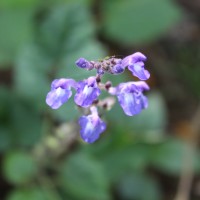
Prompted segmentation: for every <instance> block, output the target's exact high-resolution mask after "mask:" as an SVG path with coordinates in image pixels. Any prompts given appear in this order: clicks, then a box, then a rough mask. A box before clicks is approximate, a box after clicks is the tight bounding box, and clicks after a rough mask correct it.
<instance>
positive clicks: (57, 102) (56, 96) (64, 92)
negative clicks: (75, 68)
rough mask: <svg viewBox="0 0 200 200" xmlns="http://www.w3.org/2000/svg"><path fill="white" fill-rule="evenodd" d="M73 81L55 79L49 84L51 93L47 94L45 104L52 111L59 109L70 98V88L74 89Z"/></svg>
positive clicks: (74, 83)
mask: <svg viewBox="0 0 200 200" xmlns="http://www.w3.org/2000/svg"><path fill="white" fill-rule="evenodd" d="M75 86H76V82H75V81H74V80H73V79H65V78H61V79H56V80H54V81H53V82H52V84H51V91H50V92H49V93H48V94H47V97H46V103H47V104H48V105H49V106H50V107H51V108H53V109H57V108H59V107H60V106H61V105H62V104H64V103H65V102H67V101H68V99H69V98H70V97H71V95H72V92H71V87H75Z"/></svg>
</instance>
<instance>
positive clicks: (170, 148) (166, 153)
mask: <svg viewBox="0 0 200 200" xmlns="http://www.w3.org/2000/svg"><path fill="white" fill-rule="evenodd" d="M186 149H187V144H186V143H185V142H183V141H181V140H177V139H169V140H167V141H165V142H163V143H160V144H158V145H155V146H152V151H151V163H152V165H153V166H154V167H156V168H158V169H160V170H161V171H164V172H166V173H170V174H172V175H180V172H181V170H182V167H183V162H184V156H185V152H186Z"/></svg>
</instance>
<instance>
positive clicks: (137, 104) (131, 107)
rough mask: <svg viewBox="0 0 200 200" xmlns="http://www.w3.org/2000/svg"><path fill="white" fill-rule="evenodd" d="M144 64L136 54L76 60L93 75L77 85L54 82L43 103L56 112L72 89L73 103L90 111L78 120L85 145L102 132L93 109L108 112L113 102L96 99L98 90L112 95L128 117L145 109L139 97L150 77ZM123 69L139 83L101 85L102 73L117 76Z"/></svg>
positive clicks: (143, 99) (103, 125) (69, 81)
mask: <svg viewBox="0 0 200 200" xmlns="http://www.w3.org/2000/svg"><path fill="white" fill-rule="evenodd" d="M144 61H146V56H144V55H143V54H142V53H140V52H137V53H134V54H132V55H129V56H127V57H125V58H124V59H119V58H116V57H109V58H105V59H103V60H101V61H88V60H86V59H85V58H79V59H78V60H77V61H76V65H77V66H78V67H80V68H83V69H85V70H93V69H96V71H97V74H96V76H92V77H89V78H87V79H85V80H82V81H79V82H76V81H75V80H73V79H66V78H61V79H56V80H54V81H53V82H52V84H51V91H50V92H49V93H48V94H47V97H46V103H47V104H48V105H49V106H50V107H51V108H53V109H58V108H59V107H60V106H61V105H63V104H64V103H66V102H67V101H68V99H69V98H70V97H71V96H72V88H73V89H74V90H75V92H76V93H75V95H74V102H75V103H76V104H77V105H78V106H80V107H82V108H85V109H88V110H89V111H90V113H89V114H88V115H84V116H81V117H80V118H79V125H80V127H81V129H80V135H81V137H82V139H83V140H84V141H85V142H88V143H93V142H95V141H96V140H97V139H98V138H99V136H100V134H101V133H102V132H104V131H105V129H106V123H105V122H103V121H102V119H101V118H100V116H99V114H98V109H97V107H101V108H106V109H110V108H111V107H112V105H113V103H114V100H113V99H112V98H106V99H104V100H99V99H98V97H99V95H100V94H101V91H102V90H105V91H107V92H108V93H109V94H110V95H112V96H116V97H117V99H118V102H119V104H120V106H121V107H122V109H123V111H124V113H125V114H126V115H128V116H133V115H136V114H138V113H140V112H141V111H142V109H145V108H147V107H148V100H147V97H145V96H144V95H143V91H145V90H149V86H148V85H147V84H146V83H145V82H144V80H147V79H148V78H149V77H150V73H149V72H148V71H147V70H146V69H145V67H144ZM126 68H128V70H130V71H131V72H132V74H133V76H136V77H138V78H139V79H140V80H141V81H137V82H135V81H131V82H126V83H120V84H119V85H118V86H116V87H113V86H112V83H111V82H110V81H108V82H106V83H105V84H104V83H102V82H101V78H102V76H103V75H104V74H105V73H110V74H113V75H118V74H121V73H123V72H124V70H125V69H126Z"/></svg>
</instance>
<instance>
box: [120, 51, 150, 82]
mask: <svg viewBox="0 0 200 200" xmlns="http://www.w3.org/2000/svg"><path fill="white" fill-rule="evenodd" d="M146 59H147V58H146V56H145V55H144V54H142V53H140V52H137V53H134V54H132V55H130V56H127V57H125V58H124V59H123V60H122V65H123V66H124V67H128V69H129V70H130V71H131V72H132V74H133V76H136V77H138V78H139V79H140V80H147V79H148V78H149V77H150V73H149V71H148V70H145V68H144V61H146Z"/></svg>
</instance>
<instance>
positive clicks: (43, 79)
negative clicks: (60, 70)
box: [15, 44, 52, 109]
mask: <svg viewBox="0 0 200 200" xmlns="http://www.w3.org/2000/svg"><path fill="white" fill-rule="evenodd" d="M51 63H52V59H51V58H49V57H48V56H47V55H46V54H45V52H44V51H43V50H42V49H41V48H40V47H39V46H37V45H34V44H30V45H27V46H26V47H24V49H23V50H22V51H21V53H20V55H19V57H18V59H17V60H16V67H15V90H16V91H17V93H18V94H19V95H20V96H21V97H23V98H25V99H27V100H28V101H30V102H32V103H33V105H34V106H35V105H36V106H37V107H38V108H40V109H44V108H47V106H46V104H45V97H46V95H47V92H48V91H49V90H50V81H49V80H48V77H47V74H48V71H49V67H50V66H51Z"/></svg>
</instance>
